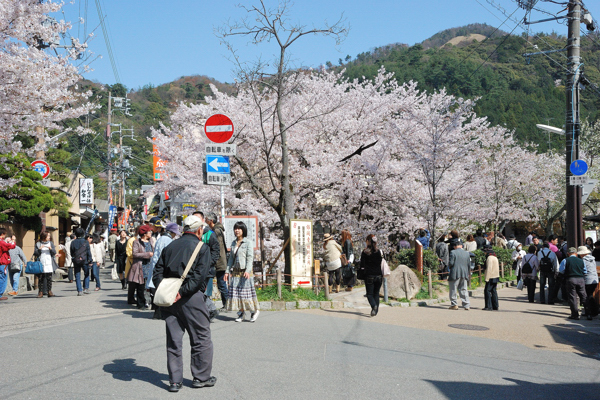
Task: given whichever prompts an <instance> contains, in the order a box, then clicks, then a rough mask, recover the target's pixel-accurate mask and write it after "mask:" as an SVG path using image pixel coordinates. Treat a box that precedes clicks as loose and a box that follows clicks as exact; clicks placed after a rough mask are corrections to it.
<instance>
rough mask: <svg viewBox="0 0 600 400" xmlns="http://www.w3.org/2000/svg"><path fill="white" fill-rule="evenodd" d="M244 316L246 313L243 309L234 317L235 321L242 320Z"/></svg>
mask: <svg viewBox="0 0 600 400" xmlns="http://www.w3.org/2000/svg"><path fill="white" fill-rule="evenodd" d="M245 316H246V313H245V312H244V311H240V312H238V317H237V318H236V319H235V322H242V321H243V320H244V317H245Z"/></svg>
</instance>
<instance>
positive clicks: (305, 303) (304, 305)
mask: <svg viewBox="0 0 600 400" xmlns="http://www.w3.org/2000/svg"><path fill="white" fill-rule="evenodd" d="M298 308H299V309H305V308H309V302H308V301H305V300H299V301H298Z"/></svg>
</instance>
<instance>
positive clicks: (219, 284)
mask: <svg viewBox="0 0 600 400" xmlns="http://www.w3.org/2000/svg"><path fill="white" fill-rule="evenodd" d="M224 277H225V271H217V287H218V288H219V292H221V301H222V302H223V307H227V298H228V297H229V293H228V291H227V282H225V279H223V278H224Z"/></svg>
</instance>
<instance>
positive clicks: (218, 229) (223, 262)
mask: <svg viewBox="0 0 600 400" xmlns="http://www.w3.org/2000/svg"><path fill="white" fill-rule="evenodd" d="M206 223H207V224H208V226H209V227H210V229H212V231H213V232H214V235H212V236H215V237H216V240H217V242H218V244H219V259H218V260H217V263H216V264H215V270H216V277H217V287H218V288H219V292H221V301H222V302H223V307H221V309H220V310H219V311H222V312H225V311H227V297H228V292H227V282H225V279H223V277H224V276H225V271H226V270H227V244H226V243H225V228H224V227H223V225H222V224H221V223H220V222H219V220H218V218H217V216H216V214H214V213H208V214H207V215H206ZM209 246H210V244H209ZM211 253H212V248H211ZM211 255H212V254H211Z"/></svg>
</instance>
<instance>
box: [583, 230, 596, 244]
mask: <svg viewBox="0 0 600 400" xmlns="http://www.w3.org/2000/svg"><path fill="white" fill-rule="evenodd" d="M589 237H591V238H592V240H593V241H594V243H596V240H598V237H597V236H596V231H591V230H590V231H585V239H587V238H589Z"/></svg>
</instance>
